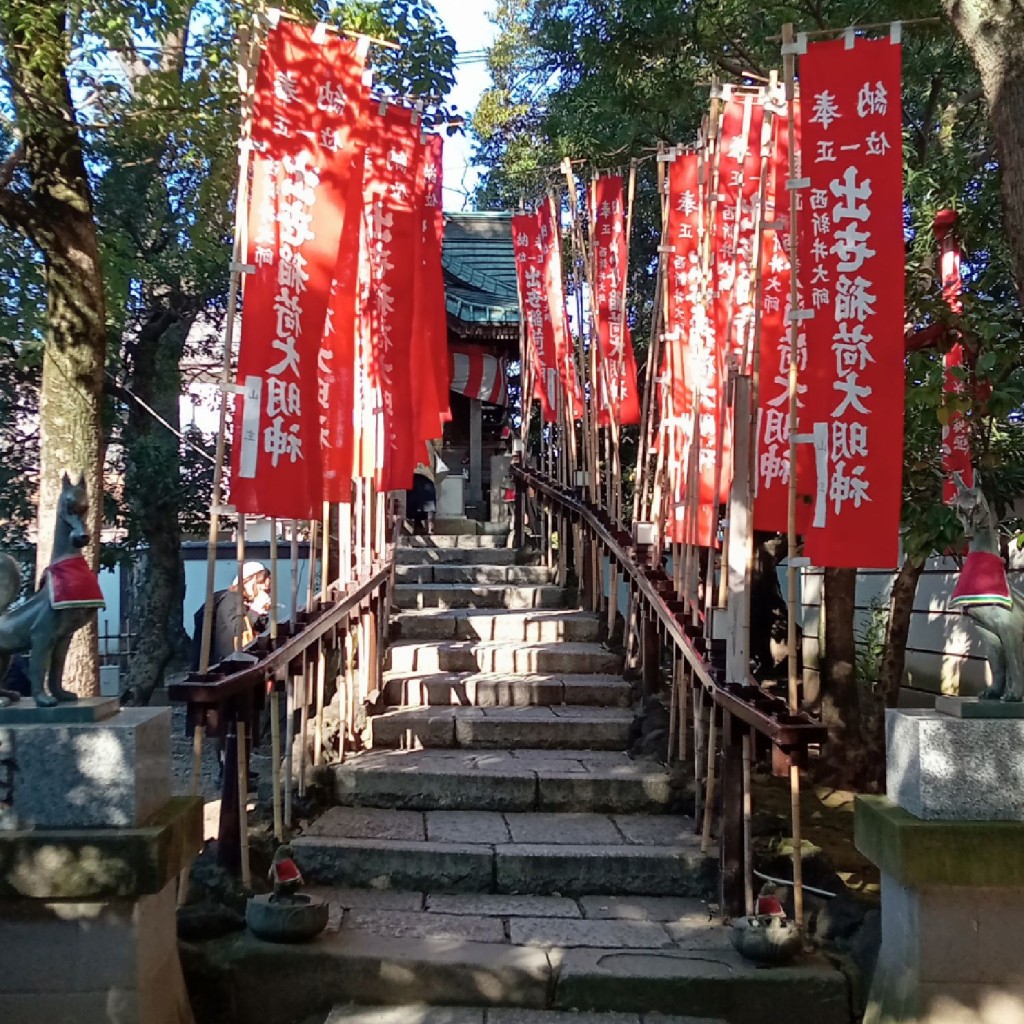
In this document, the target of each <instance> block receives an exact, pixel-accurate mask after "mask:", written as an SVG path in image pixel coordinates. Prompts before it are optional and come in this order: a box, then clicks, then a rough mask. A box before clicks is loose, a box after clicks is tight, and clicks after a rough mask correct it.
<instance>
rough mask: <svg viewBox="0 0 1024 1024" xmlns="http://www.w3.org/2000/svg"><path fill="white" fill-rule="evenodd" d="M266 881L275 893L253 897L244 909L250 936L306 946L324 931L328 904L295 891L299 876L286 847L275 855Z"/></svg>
mask: <svg viewBox="0 0 1024 1024" xmlns="http://www.w3.org/2000/svg"><path fill="white" fill-rule="evenodd" d="M267 877H268V878H269V879H270V881H271V882H273V884H274V891H273V892H272V893H263V894H261V895H259V896H253V897H252V898H251V899H250V900H249V901H248V902H247V903H246V905H245V923H246V924H247V925H248V926H249V931H251V932H252V933H253V935H255V936H256V937H257V938H258V939H263V940H264V941H265V942H308V941H309V940H310V939H312V938H315V937H316V936H317V935H319V934H320V932H322V931H323V930H324V928H326V927H327V919H328V916H329V907H328V905H327V903H326V902H325V901H324V900H322V899H320V898H319V897H318V896H309V895H307V894H305V893H300V892H299V891H298V888H299V886H300V885H302V884H303V883H302V872H301V871H299V867H298V865H297V864H296V863H295V861H294V860H293V859H292V848H291V847H290V846H289V845H288V844H287V843H283V844H282V845H281V846H279V847H278V848H277V849H276V850H275V851H274V859H273V862H272V863H271V865H270V871H268V872H267Z"/></svg>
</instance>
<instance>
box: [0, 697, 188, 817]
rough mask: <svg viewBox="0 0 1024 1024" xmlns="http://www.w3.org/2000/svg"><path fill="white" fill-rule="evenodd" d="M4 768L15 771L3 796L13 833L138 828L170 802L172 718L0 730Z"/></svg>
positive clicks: (157, 712) (163, 714) (151, 711)
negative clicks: (169, 770) (33, 829)
mask: <svg viewBox="0 0 1024 1024" xmlns="http://www.w3.org/2000/svg"><path fill="white" fill-rule="evenodd" d="M0 763H6V764H7V765H9V766H10V767H9V768H8V772H7V775H8V779H9V782H8V785H7V787H6V789H7V792H5V793H3V792H0V797H2V798H3V800H4V803H5V804H6V808H5V811H6V817H7V818H8V819H9V820H8V824H7V827H8V828H16V829H26V828H29V829H31V828H41V829H60V828H132V827H136V826H139V825H141V824H142V823H143V822H144V821H146V819H147V818H149V817H150V816H151V815H153V814H154V813H155V812H157V811H159V810H160V808H162V807H163V806H164V805H165V804H166V803H167V801H168V800H169V799H170V797H171V780H170V773H169V772H168V770H167V766H168V765H169V764H170V763H171V711H170V708H125V709H123V710H121V711H119V712H118V713H117V714H115V715H112V716H111V717H109V718H106V719H104V720H102V721H99V722H83V723H62V724H59V723H52V722H46V721H33V722H30V723H27V724H15V725H11V724H0ZM2 778H3V776H0V779H2Z"/></svg>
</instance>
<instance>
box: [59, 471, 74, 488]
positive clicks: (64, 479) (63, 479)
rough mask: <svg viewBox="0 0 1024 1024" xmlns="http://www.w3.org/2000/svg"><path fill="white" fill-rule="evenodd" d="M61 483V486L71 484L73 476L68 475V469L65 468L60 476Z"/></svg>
mask: <svg viewBox="0 0 1024 1024" xmlns="http://www.w3.org/2000/svg"><path fill="white" fill-rule="evenodd" d="M60 485H61V487H70V486H71V477H69V476H68V472H67V470H64V475H63V476H62V477H61V478H60Z"/></svg>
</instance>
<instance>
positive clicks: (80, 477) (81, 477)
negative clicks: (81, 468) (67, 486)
mask: <svg viewBox="0 0 1024 1024" xmlns="http://www.w3.org/2000/svg"><path fill="white" fill-rule="evenodd" d="M75 486H76V487H81V488H83V489H84V488H85V474H84V473H79V474H78V482H77V483H76V484H75Z"/></svg>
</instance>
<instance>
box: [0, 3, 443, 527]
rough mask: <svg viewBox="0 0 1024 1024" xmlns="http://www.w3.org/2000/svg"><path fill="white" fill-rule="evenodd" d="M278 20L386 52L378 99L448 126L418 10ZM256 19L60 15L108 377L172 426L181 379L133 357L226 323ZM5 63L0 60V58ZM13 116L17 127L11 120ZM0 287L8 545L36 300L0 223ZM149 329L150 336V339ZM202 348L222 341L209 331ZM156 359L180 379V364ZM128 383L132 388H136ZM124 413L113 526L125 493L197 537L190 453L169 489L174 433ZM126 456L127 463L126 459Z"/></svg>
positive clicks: (130, 6)
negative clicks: (353, 34)
mask: <svg viewBox="0 0 1024 1024" xmlns="http://www.w3.org/2000/svg"><path fill="white" fill-rule="evenodd" d="M278 6H280V7H282V8H283V9H285V10H287V11H289V12H291V13H295V14H298V15H301V16H304V17H307V18H310V19H313V18H317V19H322V20H324V21H326V22H328V23H329V24H334V25H337V26H339V27H342V28H346V29H352V30H357V31H362V32H366V33H368V34H371V35H374V36H377V37H380V38H383V39H388V40H393V41H395V42H396V43H398V44H399V46H400V50H399V51H397V52H396V51H394V50H391V49H386V48H384V47H380V46H376V45H375V46H372V47H371V50H370V62H371V65H372V66H373V67H374V69H375V72H376V76H377V79H376V81H377V85H378V88H379V89H380V90H381V91H384V92H386V93H388V94H390V95H401V96H405V95H409V94H417V95H426V96H429V97H433V100H432V101H431V102H430V104H429V105H428V107H427V110H426V113H425V119H426V120H427V121H428V122H429V121H435V122H440V121H448V120H449V119H450V118H451V116H452V112H451V111H450V110H449V109H448V108H447V107H446V106H445V105H444V97H445V96H446V95H447V93H448V92H449V91H450V89H451V87H452V84H453V82H454V57H455V43H454V40H453V39H452V38H451V36H450V35H449V34H448V33H447V32H446V31H445V29H444V26H443V25H442V24H441V22H440V20H439V18H438V16H437V14H436V12H435V10H434V8H433V6H432V4H430V3H429V2H416V0H383V2H376V0H374V2H371V0H348V2H323V3H314V2H311V0H287V2H283V3H279V4H278ZM264 7H265V5H264V4H262V3H257V2H256V0H242V2H233V3H226V2H224V0H160V2H158V3H148V2H145V0H101V2H99V3H96V4H91V5H85V9H82V8H80V7H76V6H74V5H68V6H67V8H66V12H67V19H66V22H65V31H64V35H63V40H64V44H65V46H66V54H65V58H66V59H65V64H66V69H67V75H68V79H69V82H70V84H71V86H72V96H73V100H74V105H75V108H76V117H77V120H78V123H79V125H80V126H81V130H82V135H83V143H84V146H85V149H86V154H87V167H88V170H89V174H90V177H91V179H92V181H91V183H92V187H93V195H94V201H95V216H96V220H97V224H98V227H99V234H100V244H101V250H102V263H103V270H104V283H105V288H106V299H107V311H108V324H107V330H108V338H109V342H110V343H109V346H108V351H109V352H110V357H109V361H108V373H109V376H110V378H111V379H112V381H115V382H116V384H117V385H118V386H120V387H127V388H128V389H129V390H131V389H133V388H139V387H142V385H146V386H147V388H149V387H151V388H153V389H155V396H151V397H152V398H153V404H156V405H158V406H166V407H167V408H166V411H165V414H166V413H169V415H168V418H169V419H170V420H171V422H172V423H174V422H176V421H177V415H176V395H177V392H178V390H179V388H180V378H179V376H178V374H177V373H176V369H175V368H172V367H168V366H167V365H166V364H167V363H168V360H166V359H164V360H159V359H158V360H156V362H157V363H158V364H159V365H160V369H159V372H158V373H157V374H156V375H155V379H154V375H153V374H152V373H151V372H150V370H149V367H150V366H151V365H152V364H153V359H152V358H150V357H146V358H143V351H142V350H143V348H144V347H145V346H147V345H153V346H157V347H158V349H160V350H161V351H162V350H163V349H164V348H166V347H167V346H172V348H173V347H174V346H177V347H178V348H179V349H180V346H181V344H182V341H183V338H182V334H183V332H185V331H187V328H188V327H189V326H190V325H191V324H192V323H193V322H194V321H195V320H196V319H197V318H203V319H205V320H207V321H212V322H216V321H217V320H218V319H221V318H222V317H223V312H224V308H225V304H226V296H227V286H228V263H229V259H230V253H231V239H232V232H233V224H234V208H233V207H234V195H235V183H236V178H237V154H238V150H237V145H236V143H237V139H238V124H239V92H238V77H237V57H238V40H237V31H238V29H239V28H240V27H241V26H243V25H251V24H252V19H253V15H254V14H255V13H256V11H257V10H258V9H263V8H264ZM60 8H61V4H60V3H56V4H52V3H51V4H42V3H40V4H24V5H22V8H21V10H20V11H19V18H20V19H21V22H20V23H21V24H22V25H23V26H24V28H25V31H26V32H27V33H28V35H29V36H31V35H32V25H33V24H34V22H33V20H32V19H33V18H38V19H43V18H47V17H50V16H51V14H52V12H53V11H54V10H60ZM20 52H21V51H19V53H20ZM9 56H10V55H9V54H6V53H2V52H0V58H3V59H5V60H6V58H8V57H9ZM23 59H24V58H23ZM8 72H9V67H8V66H7V65H6V63H0V107H5V108H8V109H9V107H10V102H9V101H10V98H11V97H10V92H9V85H10V79H9V74H8ZM18 116H19V117H23V116H28V115H26V114H25V112H24V111H23V110H21V109H19V110H18ZM16 131H17V126H16V124H15V123H14V122H7V121H5V120H4V118H3V117H0V162H2V160H3V159H4V158H5V157H7V156H8V155H10V154H11V153H13V152H14V150H15V146H16ZM7 187H8V188H9V189H11V190H12V191H13V192H15V193H18V192H24V190H25V187H26V181H25V178H24V175H23V172H22V171H21V170H20V169H18V168H17V167H15V169H14V173H13V175H12V178H11V181H10V183H9V184H8V185H7ZM0 274H3V277H4V280H5V283H6V285H7V287H6V289H5V296H4V298H3V300H0V341H4V340H6V341H7V342H8V343H9V348H10V351H9V352H8V353H6V354H5V353H4V352H2V351H0V382H2V386H0V452H3V453H4V454H5V455H7V454H8V453H13V454H10V455H9V457H7V458H5V459H4V465H3V466H2V467H0V484H2V485H5V486H2V487H0V523H3V524H4V525H3V527H2V531H3V532H2V534H0V541H6V540H7V538H8V537H9V536H10V537H13V536H15V535H17V536H21V535H22V534H23V533H24V530H25V529H27V528H28V526H29V524H30V522H31V520H32V519H33V518H34V514H33V511H32V508H31V504H32V501H33V499H34V495H35V479H34V471H35V467H36V466H37V464H38V451H37V449H36V448H35V445H36V444H37V438H36V436H35V435H34V434H33V433H32V431H31V430H27V429H26V428H25V427H24V423H23V421H24V420H25V419H26V418H27V420H28V421H31V419H32V417H33V416H34V405H32V402H33V396H34V389H35V388H36V387H37V386H38V366H37V364H38V340H39V339H40V338H41V336H42V335H41V331H42V327H43V325H44V323H45V316H46V295H45V292H44V290H43V289H42V287H41V281H40V275H39V273H38V255H37V254H36V251H35V250H34V248H33V247H32V246H30V245H29V244H28V243H26V242H24V240H22V239H21V238H20V237H19V236H16V235H14V234H13V233H11V232H9V231H8V230H7V229H5V228H3V227H0ZM162 317H163V318H165V319H166V325H165V327H164V329H163V330H162V331H160V332H155V331H153V330H152V327H153V324H154V322H155V321H156V320H159V319H160V318H162ZM161 323H163V321H161ZM210 337H211V338H213V339H215V340H219V338H218V335H217V334H216V333H214V332H211V334H210ZM204 344H205V345H206V346H207V347H209V346H210V344H211V343H209V342H207V343H204ZM201 348H202V346H201ZM203 354H204V353H203V352H202V351H199V352H194V353H193V355H203ZM209 354H210V353H206V355H207V356H208V355H209ZM170 362H171V363H172V364H174V367H176V359H172V360H170ZM31 366H35V367H36V370H35V374H34V376H33V375H32V374H29V369H30V368H31ZM139 373H143V374H144V376H146V379H145V380H143V381H139V380H138V379H137V375H138V374H139ZM26 374H29V375H28V376H25V375H26ZM168 393H169V395H170V398H171V401H170V402H168V401H167V399H168ZM161 399H162V401H161ZM18 403H20V404H18ZM16 406H17V408H16ZM130 407H131V406H130V404H129V403H126V402H124V401H120V402H111V403H109V417H108V437H107V440H108V442H110V443H111V445H110V447H109V449H108V450H109V453H110V464H109V466H108V469H109V470H111V471H112V472H113V473H114V474H115V475H116V476H118V477H120V476H125V481H126V488H125V491H124V492H123V493H120V492H119V493H117V494H115V495H114V496H113V497H114V503H113V508H112V519H111V521H113V522H116V523H118V524H119V525H122V526H125V527H126V529H127V531H128V536H129V538H133V540H134V541H137V540H138V538H139V537H140V536H142V535H144V534H145V523H144V522H140V521H139V516H140V515H143V516H144V515H145V512H144V506H139V507H137V506H136V505H134V504H133V499H132V494H143V495H144V496H145V497H146V499H147V502H155V503H156V504H162V503H164V502H171V503H174V504H176V505H178V506H179V507H181V508H182V509H183V514H184V517H185V521H186V522H185V525H187V526H190V527H191V526H195V525H196V523H195V521H196V520H197V517H199V516H200V512H199V509H200V508H202V507H204V506H205V507H206V508H208V505H209V489H210V484H211V474H210V473H207V472H205V471H202V470H200V468H199V467H200V465H201V464H202V460H199V459H198V457H193V456H192V455H184V457H183V465H182V473H181V478H180V479H175V475H174V474H173V473H170V474H169V473H168V465H167V454H166V443H167V439H168V437H169V436H170V435H167V436H166V437H160V436H158V435H159V432H161V431H163V430H164V428H163V427H155V428H154V429H155V430H156V431H157V432H158V434H157V435H153V436H148V437H143V436H137V432H136V435H134V436H133V435H132V433H131V432H130V431H127V430H126V423H125V420H126V413H127V410H128V409H129V408H130ZM16 412H17V413H18V414H17V415H16V414H15V413H16ZM193 440H195V439H194V438H193ZM197 443H199V442H198V441H197ZM125 444H127V445H128V446H129V449H130V451H128V452H125V451H124V449H123V445H125ZM201 446H203V447H206V446H207V443H206V442H202V444H201ZM185 451H186V452H187V451H188V449H185ZM172 454H173V451H172ZM151 507H152V505H151ZM206 515H207V513H206V512H205V511H204V512H202V513H201V516H202V518H205V516H206ZM8 524H9V525H8Z"/></svg>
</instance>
